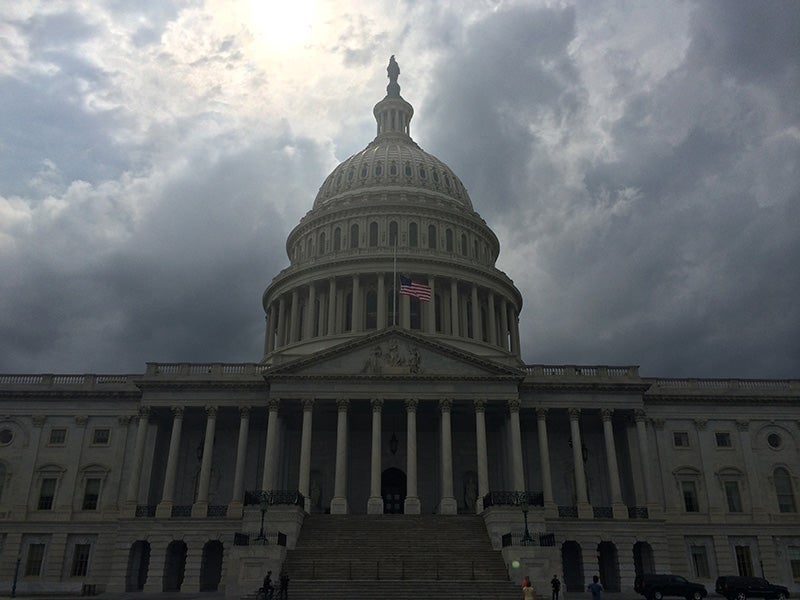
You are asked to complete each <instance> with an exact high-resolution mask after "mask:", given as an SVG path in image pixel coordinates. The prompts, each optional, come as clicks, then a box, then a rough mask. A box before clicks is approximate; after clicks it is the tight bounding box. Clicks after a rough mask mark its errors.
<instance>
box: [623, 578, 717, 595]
mask: <svg viewBox="0 0 800 600" xmlns="http://www.w3.org/2000/svg"><path fill="white" fill-rule="evenodd" d="M633 589H634V590H636V592H637V593H639V594H641V595H642V596H644V597H645V598H648V600H661V599H662V598H664V597H665V596H680V597H682V598H686V600H701V599H702V598H705V597H706V596H707V595H708V592H707V591H706V586H704V585H703V584H702V583H694V582H691V581H688V580H687V579H686V578H685V577H681V576H680V575H672V574H655V573H647V574H645V575H639V576H637V577H636V579H635V580H634V582H633Z"/></svg>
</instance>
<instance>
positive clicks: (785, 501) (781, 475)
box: [772, 467, 797, 513]
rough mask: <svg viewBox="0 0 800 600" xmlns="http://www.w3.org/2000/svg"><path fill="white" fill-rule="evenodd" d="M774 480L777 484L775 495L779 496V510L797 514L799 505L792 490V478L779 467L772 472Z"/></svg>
mask: <svg viewBox="0 0 800 600" xmlns="http://www.w3.org/2000/svg"><path fill="white" fill-rule="evenodd" d="M772 479H773V481H774V482H775V494H776V495H777V496H778V510H780V511H781V512H782V513H793V512H797V504H796V503H795V501H794V489H793V488H792V476H791V475H789V471H787V470H786V469H784V468H783V467H778V468H777V469H775V470H774V471H773V472H772Z"/></svg>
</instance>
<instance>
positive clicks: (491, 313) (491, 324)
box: [486, 291, 498, 346]
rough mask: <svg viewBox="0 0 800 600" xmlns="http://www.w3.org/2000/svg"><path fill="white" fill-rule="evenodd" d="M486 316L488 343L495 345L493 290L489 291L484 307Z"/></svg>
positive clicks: (495, 324)
mask: <svg viewBox="0 0 800 600" xmlns="http://www.w3.org/2000/svg"><path fill="white" fill-rule="evenodd" d="M486 318H487V319H488V320H489V323H488V325H489V327H488V331H489V343H490V344H492V345H494V346H497V345H498V342H497V323H496V322H495V310H494V292H492V291H489V298H488V307H487V309H486Z"/></svg>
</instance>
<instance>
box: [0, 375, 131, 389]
mask: <svg viewBox="0 0 800 600" xmlns="http://www.w3.org/2000/svg"><path fill="white" fill-rule="evenodd" d="M132 377H133V376H132V375H95V374H93V373H90V374H82V375H76V374H65V375H54V374H52V373H37V374H30V375H26V374H19V375H0V385H14V386H16V385H37V386H62V385H63V386H76V387H77V386H81V387H84V388H89V389H93V388H103V387H104V386H112V385H128V384H130V383H131V382H132Z"/></svg>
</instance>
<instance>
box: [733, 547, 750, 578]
mask: <svg viewBox="0 0 800 600" xmlns="http://www.w3.org/2000/svg"><path fill="white" fill-rule="evenodd" d="M734 549H735V551H736V568H737V569H739V575H740V576H742V577H752V576H753V561H752V560H751V558H750V546H736V547H735V548H734Z"/></svg>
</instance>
